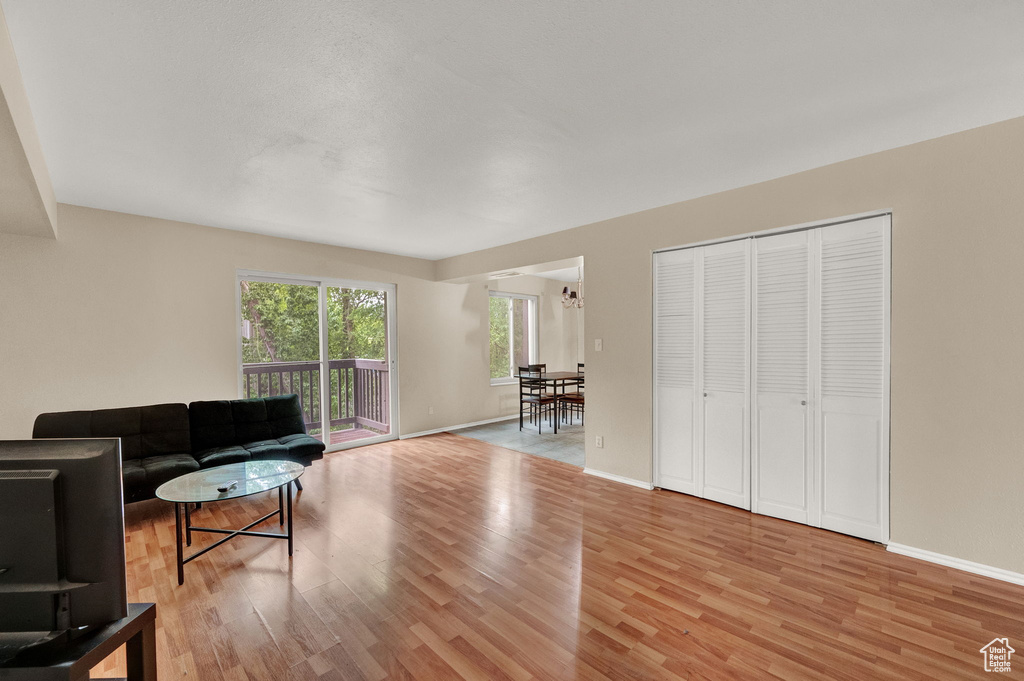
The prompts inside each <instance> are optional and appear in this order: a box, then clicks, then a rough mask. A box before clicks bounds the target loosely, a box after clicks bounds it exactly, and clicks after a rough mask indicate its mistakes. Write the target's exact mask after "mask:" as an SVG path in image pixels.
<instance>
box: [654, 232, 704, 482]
mask: <svg viewBox="0 0 1024 681" xmlns="http://www.w3.org/2000/svg"><path fill="white" fill-rule="evenodd" d="M696 277H697V258H696V251H695V249H692V248H691V249H686V250H682V251H671V252H668V253H658V254H656V255H655V263H654V305H655V308H654V309H655V314H654V324H655V330H654V377H655V405H656V412H655V423H656V430H655V443H654V446H655V457H656V460H657V471H658V479H657V481H656V482H657V483H658V486H660V487H664V488H665V489H671V490H675V491H677V492H686V493H687V494H695V495H700V490H699V489H698V486H697V481H698V479H699V477H698V470H697V458H696V447H697V437H696V401H695V395H696V389H697V382H696V381H697V376H696V365H695V362H696V355H697V336H696V332H697V308H696V295H697V279H696Z"/></svg>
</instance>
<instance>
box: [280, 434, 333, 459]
mask: <svg viewBox="0 0 1024 681" xmlns="http://www.w3.org/2000/svg"><path fill="white" fill-rule="evenodd" d="M278 442H280V443H281V444H282V445H284V446H285V448H287V450H288V454H287V455H286V456H284V457H282V458H285V459H288V460H289V461H298V462H299V463H303V464H306V465H309V462H311V461H313V460H315V459H322V458H324V449H326V447H325V446H324V443H323V442H320V440H317V439H316V438H315V437H313V436H311V435H305V434H294V435H286V436H284V437H281V438H278Z"/></svg>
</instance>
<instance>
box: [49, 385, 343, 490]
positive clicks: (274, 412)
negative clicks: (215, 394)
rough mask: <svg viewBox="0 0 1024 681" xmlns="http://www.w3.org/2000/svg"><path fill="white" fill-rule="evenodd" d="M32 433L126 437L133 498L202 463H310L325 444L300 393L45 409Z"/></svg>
mask: <svg viewBox="0 0 1024 681" xmlns="http://www.w3.org/2000/svg"><path fill="white" fill-rule="evenodd" d="M32 437H34V438H69V437H70V438H74V437H119V438H121V475H122V478H123V480H124V500H125V503H131V502H133V501H142V500H143V499H150V498H152V497H153V496H154V493H155V492H156V488H157V487H159V486H160V485H162V484H163V483H165V482H167V481H168V480H171V479H172V478H176V477H178V476H179V475H184V474H185V473H190V472H192V471H196V470H199V469H200V468H211V467H213V466H220V465H222V464H227V463H235V462H238V461H248V460H250V459H286V460H288V461H295V462H297V463H301V464H303V465H304V466H309V465H310V464H312V462H313V461H315V460H317V459H322V458H323V455H324V449H325V446H324V444H323V443H322V442H320V441H319V440H317V439H316V438H313V437H311V436H309V435H307V434H306V425H305V421H304V419H303V418H302V407H301V406H300V404H299V398H298V396H297V395H278V396H273V397H258V398H254V399H248V400H222V401H215V402H193V403H191V404H190V405H188V406H185V405H184V404H154V405H149V406H145V407H124V408H120V409H97V410H93V411H65V412H53V413H48V414H40V415H39V416H38V417H36V421H35V426H34V427H33V429H32Z"/></svg>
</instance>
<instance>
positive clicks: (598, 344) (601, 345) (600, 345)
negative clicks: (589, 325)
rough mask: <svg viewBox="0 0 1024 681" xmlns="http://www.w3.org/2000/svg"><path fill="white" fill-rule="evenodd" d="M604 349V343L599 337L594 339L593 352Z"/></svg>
mask: <svg viewBox="0 0 1024 681" xmlns="http://www.w3.org/2000/svg"><path fill="white" fill-rule="evenodd" d="M603 349H604V343H603V342H602V341H601V339H600V338H595V339H594V352H601V350H603Z"/></svg>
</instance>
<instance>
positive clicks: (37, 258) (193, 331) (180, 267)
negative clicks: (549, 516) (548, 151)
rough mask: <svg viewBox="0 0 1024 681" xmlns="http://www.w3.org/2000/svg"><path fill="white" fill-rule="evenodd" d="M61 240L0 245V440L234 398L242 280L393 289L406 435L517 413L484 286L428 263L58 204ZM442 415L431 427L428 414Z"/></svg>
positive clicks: (9, 240)
mask: <svg viewBox="0 0 1024 681" xmlns="http://www.w3.org/2000/svg"><path fill="white" fill-rule="evenodd" d="M59 219H60V222H61V226H62V229H61V236H60V239H58V240H56V241H55V240H52V239H42V238H38V237H29V236H20V235H13V234H0V376H2V377H3V384H4V389H3V390H2V391H0V437H3V438H21V437H29V436H30V435H31V429H32V422H33V419H34V418H35V416H36V415H37V414H39V413H40V412H43V411H60V410H66V409H98V408H105V407H118V406H127V405H136V404H151V403H156V402H163V401H173V402H179V401H180V402H188V401H191V400H199V399H225V398H233V397H236V396H237V394H238V375H237V368H236V367H237V324H236V314H237V312H236V309H235V305H236V301H235V274H236V270H237V269H252V270H262V271H268V272H280V273H285V274H300V275H309V276H320V277H337V278H351V279H357V280H363V281H378V282H386V283H395V284H397V288H398V301H397V310H398V359H399V378H400V386H399V391H400V409H401V432H402V433H412V432H418V431H423V430H430V429H435V428H443V427H447V426H451V425H456V424H460V423H468V422H472V421H478V420H484V419H490V418H495V417H497V416H500V415H505V414H512V413H515V409H516V402H515V399H516V394H515V388H514V387H509V386H506V387H500V388H497V387H494V388H492V387H491V386H490V381H489V357H488V335H487V332H488V329H487V323H488V317H487V299H488V294H487V285H486V284H448V283H437V282H434V281H433V277H434V263H433V262H431V261H426V260H417V259H414V258H402V257H397V256H390V255H383V254H379V253H369V252H366V251H357V250H351V249H345V248H337V247H333V246H321V245H317V244H311V243H304V242H299V241H290V240H286V239H275V238H272V237H264V236H258V235H253V234H245V233H242V232H232V231H227V230H221V229H213V228H209V227H200V226H197V225H189V224H183V223H176V222H168V221H165V220H156V219H152V218H143V217H138V216H132V215H125V214H121V213H111V212H106V211H99V210H92V209H88V208H79V207H74V206H66V205H60V206H59ZM501 286H502V287H503V288H504V289H506V290H515V291H519V292H522V293H532V294H539V295H540V300H541V309H540V334H541V335H540V337H541V351H540V352H541V358H542V359H544V358H545V357H552V358H554V359H552V360H551V361H552V362H553V363H565V364H569V362H570V361H571V362H572V363H573V365H574V364H575V353H574V352H573V351H572V348H574V347H575V345H574V344H575V335H570V334H569V331H567V330H566V329H565V328H564V327H565V325H564V323H563V318H564V317H565V316H564V315H563V314H562V310H561V306H560V305H558V307H557V309H556V308H555V306H554V305H553V304H552V302H553V301H555V302H556V303H557V301H556V300H555V294H556V293H557V292H559V291H560V290H561V286H560V285H559V284H558V283H557V282H552V281H550V280H545V279H538V278H535V277H521V278H519V279H517V280H515V281H506V282H502V284H501ZM431 406H432V407H434V414H433V415H430V414H428V409H429V407H431Z"/></svg>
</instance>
